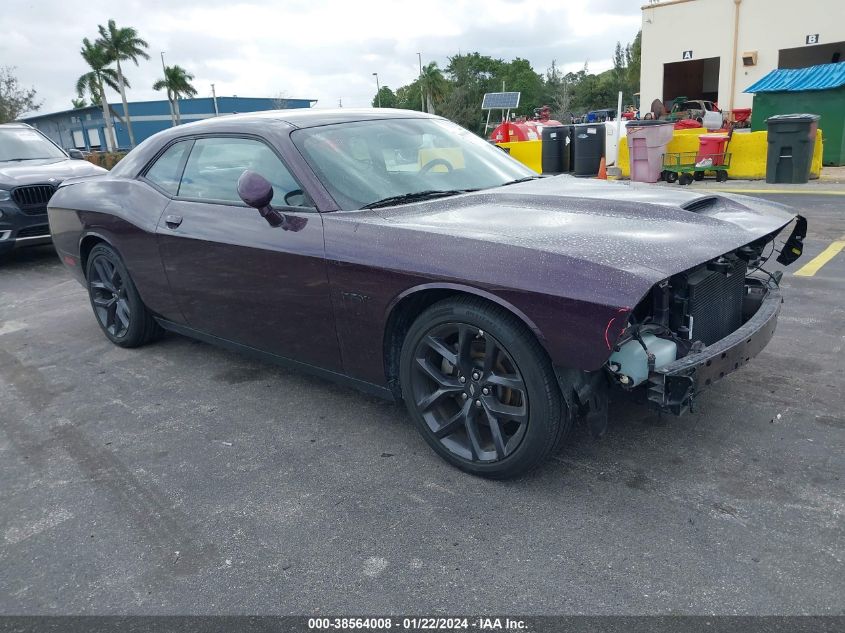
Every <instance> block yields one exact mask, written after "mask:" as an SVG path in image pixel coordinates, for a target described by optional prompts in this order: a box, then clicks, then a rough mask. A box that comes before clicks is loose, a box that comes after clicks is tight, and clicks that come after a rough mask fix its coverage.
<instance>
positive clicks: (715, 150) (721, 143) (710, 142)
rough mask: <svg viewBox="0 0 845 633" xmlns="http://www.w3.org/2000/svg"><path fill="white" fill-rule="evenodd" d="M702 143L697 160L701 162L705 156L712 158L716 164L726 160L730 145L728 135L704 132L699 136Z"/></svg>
mask: <svg viewBox="0 0 845 633" xmlns="http://www.w3.org/2000/svg"><path fill="white" fill-rule="evenodd" d="M698 138H699V139H700V143H701V144H700V145H699V147H698V155H697V156H696V157H695V162H696V163H698V162H701V161H702V160H704V159H705V158H712V159H713V164H714V165H721V164H723V163H724V161H725V150H726V149H727V147H728V137H727V136H722V135H717V134H702V135H701V136H699V137H698Z"/></svg>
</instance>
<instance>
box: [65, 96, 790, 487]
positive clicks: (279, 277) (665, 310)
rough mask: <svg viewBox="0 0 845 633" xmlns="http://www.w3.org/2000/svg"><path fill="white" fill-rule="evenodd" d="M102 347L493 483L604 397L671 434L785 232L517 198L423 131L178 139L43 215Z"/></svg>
mask: <svg viewBox="0 0 845 633" xmlns="http://www.w3.org/2000/svg"><path fill="white" fill-rule="evenodd" d="M49 219H50V229H51V233H52V236H53V241H54V243H55V245H56V248H57V250H58V252H59V256H60V258H61V260H62V261H63V262H64V263H65V265H66V266H67V267H68V269H69V270H70V271H71V272H72V273H73V274H74V275H75V276H76V277H77V279H78V280H79V281H80V282H81V283H82V284H84V285H85V287H86V288H87V289H88V293H89V295H90V299H91V306H92V308H93V312H94V315H95V317H96V319H97V322H98V323H99V325H100V327H101V328H102V330H103V333H104V334H105V335H106V337H108V338H109V340H111V341H112V342H113V343H115V344H117V345H120V346H123V347H135V346H139V345H142V344H144V343H147V342H149V341H151V340H153V339H154V338H155V337H156V336H157V335H159V333H160V332H161V331H162V330H170V331H173V332H178V333H180V334H185V335H188V336H191V337H195V338H198V339H201V340H204V341H208V342H212V343H217V344H220V345H223V346H226V347H230V348H233V349H236V350H240V351H244V352H248V353H252V354H255V355H258V356H260V357H262V358H265V359H269V360H272V361H276V362H281V363H285V364H287V365H292V366H294V367H298V368H301V369H303V370H307V371H311V372H315V373H317V374H320V375H323V376H327V377H329V378H331V379H334V380H338V381H342V382H345V383H347V384H350V385H352V386H356V387H358V388H360V389H363V390H365V391H368V392H371V393H375V394H378V395H382V396H385V397H388V398H395V399H401V400H403V401H404V402H405V404H406V405H407V408H408V411H409V413H410V416H411V418H412V419H413V421H414V423H415V424H416V426H417V427H418V428H419V430H420V432H421V433H422V435H423V437H424V438H425V439H426V441H427V442H428V443H429V444H430V445H431V447H432V448H433V449H434V450H435V451H436V452H437V453H438V454H439V455H440V456H442V457H443V458H444V459H446V460H447V461H449V462H450V463H452V464H454V465H455V466H457V467H458V468H461V469H463V470H465V471H468V472H471V473H474V474H477V475H482V476H487V477H494V478H506V477H512V476H516V475H518V474H520V473H523V472H525V471H526V470H528V469H530V468H532V467H534V466H536V465H538V464H540V463H541V462H542V461H543V460H544V459H546V458H547V457H548V456H549V455H550V454H551V453H552V452H553V451H554V450H555V448H556V447H557V446H558V445H559V443H560V442H561V440H562V438H563V437H564V435H565V434H566V431H567V429H568V428H569V427H570V425H571V424H572V422H573V421H574V420H576V419H582V420H584V421H585V423H586V424H587V425H589V427H590V428H591V430H592V431H593V432H594V433H601V432H602V431H603V430H604V427H605V425H606V423H607V401H608V397H609V395H610V393H611V391H617V392H629V393H630V395H631V396H632V397H639V398H641V399H642V400H643V401H645V402H648V403H650V404H651V405H652V406H653V407H655V408H656V409H658V410H661V411H668V412H673V413H677V414H680V413H682V412H684V411H685V410H688V409H689V408H690V407H691V406H692V405H693V403H694V399H695V397H696V395H697V394H698V393H699V392H700V391H701V390H702V389H703V388H705V387H707V386H709V385H710V384H711V383H714V382H716V381H717V380H719V379H720V378H722V377H723V376H725V375H726V374H728V373H730V372H732V371H734V370H735V369H737V368H739V367H740V366H741V365H744V364H745V363H747V362H748V361H749V360H750V359H751V358H752V357H753V356H755V355H756V354H757V353H758V352H759V351H760V350H761V349H763V347H764V346H765V345H766V344H767V343H768V341H769V340H770V339H771V337H772V334H773V333H774V330H775V325H776V322H777V317H778V312H779V310H780V304H781V295H780V292H779V291H778V287H777V285H778V281H779V279H780V273H777V272H768V271H765V270H764V268H763V265H764V264H765V263H766V261H767V259H768V257H769V256H770V255H771V253H772V252H773V250H774V249H775V245H774V242H775V239H776V238H777V237H778V235H780V234H781V233H782V232H784V229H785V228H786V227H787V226H788V225H792V227H793V228H792V231H791V233H788V232H784V233H785V234H784V235H783V237H785V238H787V239H786V244H785V245H784V246H783V248H781V249H780V250H781V254H780V256H779V257H778V261H780V262H781V263H784V264H788V263H790V262H791V261H793V260H794V259H795V258H796V257H797V256H798V255H800V254H801V248H802V240H803V238H804V235H805V233H806V221H805V220H804V218H802V217H801V216H796V215H794V214H792V213H790V212H789V211H787V210H786V209H785V208H784V207H781V206H779V205H776V204H773V203H768V202H763V201H760V200H755V199H752V198H744V197H740V196H729V195H703V194H697V193H691V192H689V191H676V190H671V191H670V190H669V189H666V188H661V187H656V186H643V185H636V184H626V183H605V182H602V181H596V180H578V179H575V178H572V177H569V176H557V177H539V176H537V175H536V174H535V173H534V172H531V171H530V170H528V169H527V168H525V167H524V166H522V165H521V164H519V163H518V162H516V161H514V160H513V159H511V158H510V157H509V156H507V155H506V154H505V153H504V152H502V151H500V150H499V149H498V148H496V147H494V146H492V145H490V144H488V143H486V142H485V141H483V140H481V139H479V138H478V137H476V136H474V135H473V134H471V133H469V132H467V131H466V130H464V129H462V128H460V127H458V126H457V125H454V124H452V123H450V122H448V121H446V120H444V119H442V118H439V117H436V116H429V115H425V114H421V113H418V112H410V111H402V110H382V109H374V110H362V111H354V110H337V111H331V110H311V111H275V112H264V113H260V114H245V115H235V116H225V117H220V118H214V119H209V120H205V121H201V122H197V123H191V124H187V125H181V126H178V127H175V128H173V129H170V130H167V131H164V132H161V133H159V134H157V135H155V136H153V137H152V138H150V139H148V140H147V141H145V142H144V143H142V144H141V145H140V146H138V147H137V148H136V149H135V150H133V151H132V152H130V154H129V155H128V156H127V157H126V158H125V159H123V161H122V162H121V163H120V164H119V165H118V166H117V167H116V168H115V169H114V170H113V171H112V172H111V173H109V174H108V175H104V176H100V177H96V178H89V179H84V180H78V181H76V182H73V181H71V182H66V183H64V184H63V186H62V187H61V188H60V189H59V190H58V191H57V192H56V194H55V195H54V196H53V198H52V200H51V201H50V206H49Z"/></svg>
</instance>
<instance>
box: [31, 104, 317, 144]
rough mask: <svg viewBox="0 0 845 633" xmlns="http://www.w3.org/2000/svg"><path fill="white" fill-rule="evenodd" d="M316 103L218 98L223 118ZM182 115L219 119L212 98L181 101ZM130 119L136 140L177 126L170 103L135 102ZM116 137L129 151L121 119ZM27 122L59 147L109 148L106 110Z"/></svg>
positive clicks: (67, 113)
mask: <svg viewBox="0 0 845 633" xmlns="http://www.w3.org/2000/svg"><path fill="white" fill-rule="evenodd" d="M313 102H314V101H313V100H311V99H283V100H280V99H272V98H265V97H218V98H217V108H218V112H219V113H220V114H221V115H224V114H233V113H236V112H258V111H262V110H274V109H278V108H279V107H287V108H308V107H311V104H312V103H313ZM109 106H110V107H111V109H112V111H113V112H114V113H116V114H117V115H119V116H121V117H122V116H123V104H122V103H120V102H119V101H118V102H117V103H109ZM179 112H180V115H181V121H182V123H189V122H191V121H198V120H200V119H206V118H209V117H213V116H215V112H214V100H213V99H212V98H211V97H207V98H201V99H180V100H179ZM129 116H130V117H131V119H132V130H133V131H134V132H135V140H136V142H138V143H140V142H141V141H143V140H145V139H147V138H149V137H150V136H152V135H153V134H155V133H157V132H160V131H162V130H164V129H167V128H170V127H172V125H173V122H172V120H171V115H170V104H169V103H168V102H167V100H159V101H131V102H130V103H129ZM112 119H113V122H114V129H115V135H116V137H117V145H118V148H119V149H129V147H130V143H129V132H128V131H127V130H126V126H125V125H124V124H123V123H122V122H121V120H120V118H118V117H117V116H113V117H112ZM22 120H23V121H24V122H26V123H29V124H30V125H32V126H34V127H36V128H38V129H39V130H40V131H41V132H42V133H44V134H46V135H47V136H49V137H50V138H51V139H53V140H54V141H55V142H56V143H57V144H59V145H60V146H62V147H64V148H65V149H70V148H72V147H76V148H79V149H84V150H89V151H97V150H105V149H106V140H105V139H106V132H105V128H106V126H105V121H104V119H103V111H102V109H101V108H98V107H93V106H89V107H87V108H79V109H76V110H65V111H63V112H55V113H52V114H42V115H38V116H33V117H28V118H26V119H22Z"/></svg>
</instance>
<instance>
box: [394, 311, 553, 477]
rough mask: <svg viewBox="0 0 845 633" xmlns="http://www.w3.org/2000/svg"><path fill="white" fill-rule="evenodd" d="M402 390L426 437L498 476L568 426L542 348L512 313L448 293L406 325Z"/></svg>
mask: <svg viewBox="0 0 845 633" xmlns="http://www.w3.org/2000/svg"><path fill="white" fill-rule="evenodd" d="M400 362H401V367H400V369H401V372H400V373H401V376H400V382H401V385H402V395H403V399H404V400H405V402H406V405H407V407H408V410H409V413H410V414H411V417H412V418H413V419H414V421H415V423H416V424H417V427H418V428H419V430H420V432H421V433H422V435H423V437H424V438H425V439H426V441H427V442H428V443H429V444H430V445H431V446H432V448H434V450H435V451H436V452H437V453H438V454H439V455H440V456H441V457H443V458H444V459H446V461H448V462H450V463H452V464H454V465H456V466H458V467H459V468H461V469H463V470H466V471H468V472H471V473H474V474H477V475H482V476H486V477H492V478H499V479H504V478H508V477H514V476H517V475H519V474H521V473H523V472H525V471H527V470H530V469H532V468H534V467H535V466H537V465H539V464H540V463H541V462H542V461H544V460H545V459H546V458H547V457H548V455H549V454H550V453H551V452H552V451H553V450H554V449H555V448H556V447H557V446H558V444H559V442H560V440H561V438H562V436H563V433H564V432H565V430H566V428H567V427H568V421H569V414H568V411H564V409H565V406H564V404H563V401H562V398H561V395H560V388H559V386H558V384H557V380H556V378H555V374H554V370H553V369H552V367H551V364H550V363H549V361H548V358H547V356H546V354H545V351H544V350H543V349H542V348H541V347H540V345H539V344H538V342H537V340H536V338H535V337H534V335H533V334H532V333H531V332H530V331H528V330H527V329H526V328H525V326H524V325H523V324H522V323H521V322H519V321H517V320H516V318H515V317H513V315H511V314H510V313H508V312H506V311H505V310H503V309H501V308H499V307H498V306H494V305H490V304H487V303H486V302H484V301H481V300H476V299H473V298H460V299H447V300H445V301H441V302H440V303H438V304H435V305H434V306H432V307H431V308H429V309H428V310H426V311H425V312H424V313H423V314H422V315H420V317H419V318H418V319H417V321H416V322H415V323H414V324H413V325H412V326H411V329H410V331H409V332H408V335H407V337H406V339H405V344H404V345H403V348H402V358H401V361H400Z"/></svg>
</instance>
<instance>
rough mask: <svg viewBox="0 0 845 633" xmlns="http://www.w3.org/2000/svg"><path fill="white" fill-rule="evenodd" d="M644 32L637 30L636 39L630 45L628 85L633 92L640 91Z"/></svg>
mask: <svg viewBox="0 0 845 633" xmlns="http://www.w3.org/2000/svg"><path fill="white" fill-rule="evenodd" d="M642 39H643V32H642V31H639V32H637V35H636V37H635V38H634V41H633V42H631V44H630V45H629V46H628V85H629V86H630V89H631V93H632V94H633V93H635V92H639V91H640V57H641V53H642Z"/></svg>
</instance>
